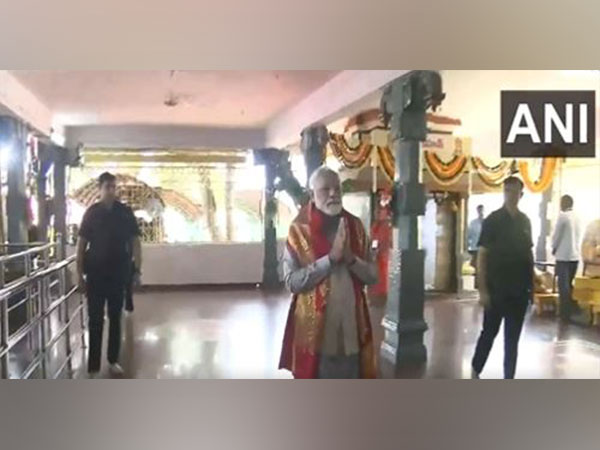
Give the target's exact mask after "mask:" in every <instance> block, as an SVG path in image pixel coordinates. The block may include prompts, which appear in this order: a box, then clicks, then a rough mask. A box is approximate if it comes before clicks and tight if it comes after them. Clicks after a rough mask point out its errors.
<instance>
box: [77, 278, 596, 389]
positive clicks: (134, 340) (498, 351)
mask: <svg viewBox="0 0 600 450" xmlns="http://www.w3.org/2000/svg"><path fill="white" fill-rule="evenodd" d="M135 303H136V311H135V313H134V314H133V315H132V316H130V317H125V318H124V319H123V320H124V326H123V331H124V336H123V348H122V364H123V366H124V368H125V371H126V374H125V375H126V377H128V378H147V379H148V378H161V379H164V378H290V375H289V374H288V373H287V372H284V371H279V370H277V363H278V359H279V351H280V348H281V339H282V336H283V330H284V326H285V320H286V317H287V311H288V305H289V296H288V295H287V294H286V293H276V294H264V293H263V292H262V291H260V290H256V289H212V290H207V289H201V290H200V289H189V290H174V291H169V292H146V293H141V294H138V295H137V296H136V298H135ZM382 314H383V311H382V308H376V309H374V310H373V311H372V315H373V321H374V322H375V323H378V322H379V320H380V318H381V316H382ZM425 318H426V321H427V324H428V326H429V330H428V332H427V333H426V335H425V336H426V345H427V349H428V356H429V357H428V363H427V369H426V373H425V376H426V377H427V378H466V377H468V376H469V373H470V359H471V356H472V352H473V349H474V346H475V342H476V339H477V336H478V334H479V327H480V320H481V308H480V307H479V306H478V305H477V302H476V299H475V298H473V296H471V298H462V299H458V298H456V297H455V296H442V297H437V298H430V299H428V301H427V302H426V309H425ZM501 333H502V330H501V331H500V334H499V336H498V339H497V342H496V344H495V346H494V348H493V350H492V353H491V355H490V358H489V361H488V364H487V366H486V369H485V370H484V372H483V374H482V378H501V377H502V347H503V346H502V334H501ZM105 334H106V333H105ZM380 338H381V330H380V329H379V328H378V327H376V339H380ZM77 363H78V364H79V366H77ZM81 367H83V366H82V358H79V361H78V362H76V369H79V370H78V372H79V374H81V372H82V371H81ZM517 377H518V378H600V331H599V329H598V328H595V329H594V328H585V327H581V326H577V325H566V326H563V325H559V323H558V322H557V321H556V320H555V319H554V318H552V317H538V316H535V315H531V314H528V317H527V319H526V324H525V328H524V331H523V335H522V338H521V345H520V354H519V364H518V368H517Z"/></svg>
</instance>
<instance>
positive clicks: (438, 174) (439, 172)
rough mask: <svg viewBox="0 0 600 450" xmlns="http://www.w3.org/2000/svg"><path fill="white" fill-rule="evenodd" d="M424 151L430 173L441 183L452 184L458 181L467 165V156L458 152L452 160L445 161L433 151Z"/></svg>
mask: <svg viewBox="0 0 600 450" xmlns="http://www.w3.org/2000/svg"><path fill="white" fill-rule="evenodd" d="M423 153H424V157H425V165H426V166H427V169H429V173H431V175H432V176H433V177H434V178H435V180H436V181H438V182H439V183H440V184H444V185H450V184H453V183H455V182H456V181H458V179H459V178H460V176H461V175H462V173H463V170H464V169H465V167H466V165H467V158H466V156H464V155H461V154H456V155H454V156H453V158H452V159H451V160H450V161H448V162H444V161H442V160H441V159H440V158H439V157H438V156H437V155H436V154H435V153H433V152H429V151H425V152H423Z"/></svg>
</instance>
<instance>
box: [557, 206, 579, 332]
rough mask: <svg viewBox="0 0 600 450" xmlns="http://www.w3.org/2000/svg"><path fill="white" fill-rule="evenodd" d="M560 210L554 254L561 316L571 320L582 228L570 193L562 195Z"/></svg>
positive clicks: (563, 318)
mask: <svg viewBox="0 0 600 450" xmlns="http://www.w3.org/2000/svg"><path fill="white" fill-rule="evenodd" d="M560 210H561V212H560V214H559V216H558V220H557V221H556V226H555V227H554V233H553V235H552V254H553V255H554V257H555V258H556V276H557V278H558V295H559V300H560V308H559V311H560V318H561V319H562V320H569V319H570V318H571V314H572V313H573V299H572V297H571V291H572V287H573V278H575V274H576V273H577V266H578V264H579V242H580V229H579V223H578V221H577V218H576V217H575V215H574V213H573V198H572V197H571V196H570V195H563V196H562V197H561V199H560Z"/></svg>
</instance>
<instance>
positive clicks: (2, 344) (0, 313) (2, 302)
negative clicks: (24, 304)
mask: <svg viewBox="0 0 600 450" xmlns="http://www.w3.org/2000/svg"><path fill="white" fill-rule="evenodd" d="M3 287H4V262H3V261H0V289H2V288H3ZM7 347H8V299H7V298H0V349H2V350H4V349H5V348H7ZM0 378H2V379H6V378H8V352H6V354H5V355H4V356H2V360H1V361H0Z"/></svg>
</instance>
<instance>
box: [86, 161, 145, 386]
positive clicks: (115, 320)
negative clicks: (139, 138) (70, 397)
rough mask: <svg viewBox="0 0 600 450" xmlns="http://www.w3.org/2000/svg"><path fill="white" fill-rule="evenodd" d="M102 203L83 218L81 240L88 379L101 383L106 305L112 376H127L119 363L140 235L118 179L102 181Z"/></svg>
mask: <svg viewBox="0 0 600 450" xmlns="http://www.w3.org/2000/svg"><path fill="white" fill-rule="evenodd" d="M98 182H99V184H100V201H99V202H98V203H95V204H93V205H92V206H90V207H89V208H88V210H87V211H86V212H85V215H84V216H83V220H82V222H81V227H80V229H79V239H78V240H77V270H78V273H79V288H80V290H81V291H82V292H85V293H87V299H88V318H89V350H88V373H89V375H90V377H91V378H95V377H97V375H98V373H99V371H100V359H101V355H102V329H103V327H104V305H105V303H106V304H107V305H108V317H109V320H110V327H109V333H108V335H109V337H108V362H109V364H110V372H111V374H113V375H122V374H123V369H122V368H121V366H120V365H119V363H118V359H119V350H120V346H121V310H122V309H123V294H124V290H125V284H126V282H127V279H128V274H129V270H130V267H129V266H130V264H131V261H132V259H133V261H134V265H135V268H134V270H135V272H136V274H137V275H138V276H139V274H140V267H141V266H140V265H141V245H140V239H139V236H140V231H139V228H138V226H137V222H136V219H135V216H134V215H133V212H132V210H131V208H129V207H128V206H125V205H124V204H123V203H121V202H119V201H118V200H117V199H116V177H115V176H114V175H112V174H110V173H108V172H105V173H103V174H102V175H100V178H99V180H98Z"/></svg>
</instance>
